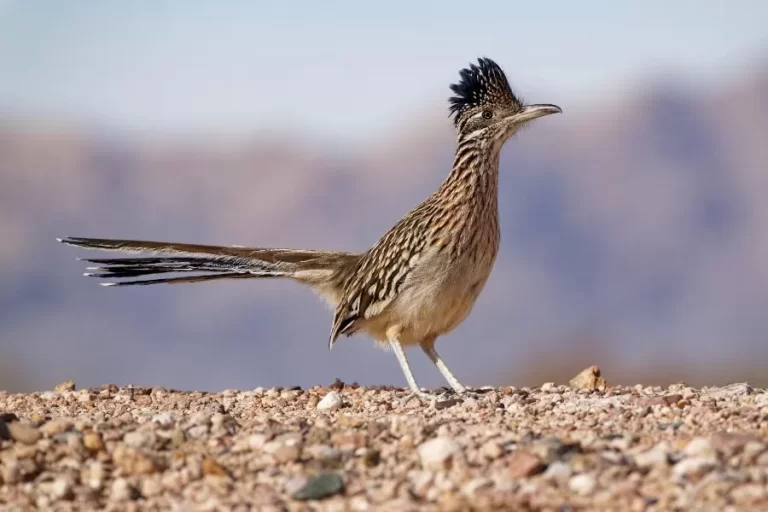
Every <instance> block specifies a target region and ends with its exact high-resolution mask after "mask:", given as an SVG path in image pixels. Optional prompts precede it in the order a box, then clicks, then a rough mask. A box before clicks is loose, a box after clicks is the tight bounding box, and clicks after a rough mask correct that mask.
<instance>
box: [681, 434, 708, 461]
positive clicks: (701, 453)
mask: <svg viewBox="0 0 768 512" xmlns="http://www.w3.org/2000/svg"><path fill="white" fill-rule="evenodd" d="M715 454H716V451H715V447H714V446H713V444H712V441H711V440H710V438H708V437H695V438H693V439H691V441H690V442H689V443H688V444H687V445H686V446H685V448H684V449H683V455H685V456H686V457H714V456H715Z"/></svg>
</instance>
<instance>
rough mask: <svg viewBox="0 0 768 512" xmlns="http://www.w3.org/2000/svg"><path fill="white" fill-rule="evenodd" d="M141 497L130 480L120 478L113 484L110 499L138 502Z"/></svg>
mask: <svg viewBox="0 0 768 512" xmlns="http://www.w3.org/2000/svg"><path fill="white" fill-rule="evenodd" d="M140 496H141V495H140V494H139V491H138V490H136V488H135V487H133V486H132V485H131V484H129V483H128V480H126V479H125V478H118V479H116V480H115V481H114V482H112V487H111V489H110V498H111V499H112V500H113V501H129V500H136V499H139V497H140Z"/></svg>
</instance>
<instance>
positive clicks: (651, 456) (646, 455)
mask: <svg viewBox="0 0 768 512" xmlns="http://www.w3.org/2000/svg"><path fill="white" fill-rule="evenodd" d="M670 451H671V447H670V445H669V443H668V442H667V441H661V442H659V443H656V444H655V445H654V446H653V447H651V448H649V449H648V450H645V451H644V452H640V453H638V454H636V455H635V456H634V460H635V464H636V465H637V467H639V468H642V469H646V468H650V467H653V466H665V465H667V464H668V463H669V453H670Z"/></svg>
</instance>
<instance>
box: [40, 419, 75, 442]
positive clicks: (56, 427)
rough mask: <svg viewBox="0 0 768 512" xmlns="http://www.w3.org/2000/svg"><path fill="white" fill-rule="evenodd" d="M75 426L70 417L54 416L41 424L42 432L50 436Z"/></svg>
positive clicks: (67, 430)
mask: <svg viewBox="0 0 768 512" xmlns="http://www.w3.org/2000/svg"><path fill="white" fill-rule="evenodd" d="M72 428H74V422H73V421H72V420H71V419H69V418H53V419H52V420H50V421H48V422H46V423H43V424H42V425H40V432H42V433H43V434H44V435H46V436H48V437H54V436H57V435H59V434H63V433H64V432H69V431H70V430H72Z"/></svg>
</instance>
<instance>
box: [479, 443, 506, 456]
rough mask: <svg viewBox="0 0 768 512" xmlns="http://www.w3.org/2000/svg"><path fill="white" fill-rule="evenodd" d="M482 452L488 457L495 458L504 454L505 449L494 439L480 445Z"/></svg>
mask: <svg viewBox="0 0 768 512" xmlns="http://www.w3.org/2000/svg"><path fill="white" fill-rule="evenodd" d="M480 453H481V454H482V456H483V457H485V458H486V459H489V460H494V459H498V458H499V457H501V456H502V455H504V450H503V449H502V448H501V444H500V443H499V442H498V441H496V440H493V439H492V440H490V441H487V442H486V443H485V444H483V445H482V446H481V447H480Z"/></svg>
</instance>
